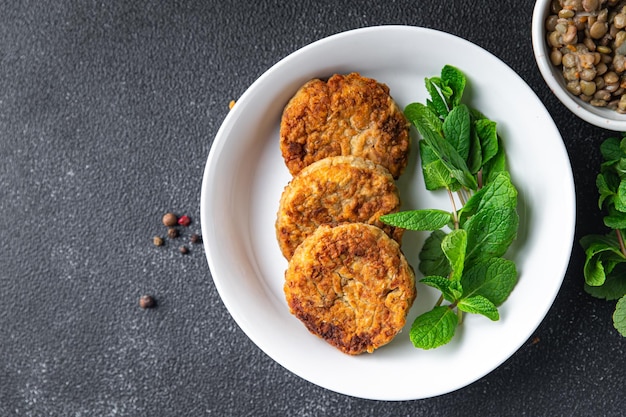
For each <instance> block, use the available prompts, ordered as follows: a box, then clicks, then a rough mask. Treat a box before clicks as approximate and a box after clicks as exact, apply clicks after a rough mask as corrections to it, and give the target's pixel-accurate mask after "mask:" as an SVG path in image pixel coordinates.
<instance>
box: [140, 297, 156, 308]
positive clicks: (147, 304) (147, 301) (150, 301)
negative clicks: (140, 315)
mask: <svg viewBox="0 0 626 417" xmlns="http://www.w3.org/2000/svg"><path fill="white" fill-rule="evenodd" d="M154 306H156V300H155V299H154V298H153V297H152V296H150V295H143V296H141V298H140V299H139V307H141V308H152V307H154Z"/></svg>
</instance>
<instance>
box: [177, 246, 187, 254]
mask: <svg viewBox="0 0 626 417" xmlns="http://www.w3.org/2000/svg"><path fill="white" fill-rule="evenodd" d="M178 251H179V252H180V253H182V254H183V255H186V254H188V253H189V248H188V247H187V246H181V247H180V248H178Z"/></svg>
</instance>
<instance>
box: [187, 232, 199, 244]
mask: <svg viewBox="0 0 626 417" xmlns="http://www.w3.org/2000/svg"><path fill="white" fill-rule="evenodd" d="M190 240H191V243H193V244H196V243H200V242H202V236H200V235H199V234H197V233H194V234H193V235H191V238H190Z"/></svg>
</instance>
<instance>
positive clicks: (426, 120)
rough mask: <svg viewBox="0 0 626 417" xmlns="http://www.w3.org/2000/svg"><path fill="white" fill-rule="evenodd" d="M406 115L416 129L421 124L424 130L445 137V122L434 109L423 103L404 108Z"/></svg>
mask: <svg viewBox="0 0 626 417" xmlns="http://www.w3.org/2000/svg"><path fill="white" fill-rule="evenodd" d="M404 115H405V116H406V118H407V119H408V120H409V121H410V122H411V123H413V125H415V127H418V124H419V126H421V127H422V129H425V130H429V131H431V132H435V133H437V134H439V135H443V122H442V121H441V119H440V118H439V117H438V116H437V114H436V113H434V112H433V110H432V109H430V108H428V107H427V106H425V105H423V104H422V103H411V104H409V105H408V106H406V107H405V108H404ZM418 130H419V128H418ZM420 133H421V132H420Z"/></svg>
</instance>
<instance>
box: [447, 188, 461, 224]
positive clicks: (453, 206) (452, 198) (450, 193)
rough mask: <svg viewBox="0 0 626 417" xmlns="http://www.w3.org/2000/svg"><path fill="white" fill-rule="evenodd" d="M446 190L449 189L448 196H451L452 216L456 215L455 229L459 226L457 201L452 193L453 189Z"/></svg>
mask: <svg viewBox="0 0 626 417" xmlns="http://www.w3.org/2000/svg"><path fill="white" fill-rule="evenodd" d="M446 190H447V191H448V197H450V203H452V216H453V217H454V230H457V229H458V228H459V216H458V215H457V212H456V203H455V202H454V195H453V194H452V191H450V189H449V188H446Z"/></svg>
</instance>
